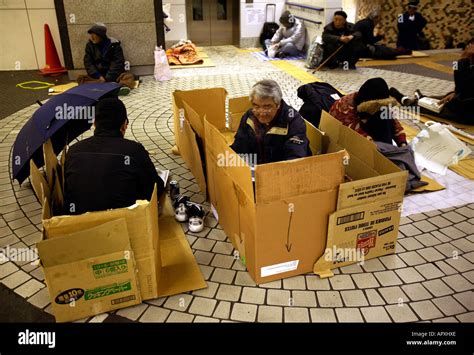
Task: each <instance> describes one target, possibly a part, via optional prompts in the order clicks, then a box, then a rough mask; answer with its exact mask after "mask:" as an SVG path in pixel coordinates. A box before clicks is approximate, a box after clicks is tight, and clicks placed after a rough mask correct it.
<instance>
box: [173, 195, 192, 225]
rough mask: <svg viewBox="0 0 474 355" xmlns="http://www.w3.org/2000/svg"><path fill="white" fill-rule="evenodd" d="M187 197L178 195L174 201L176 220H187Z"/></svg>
mask: <svg viewBox="0 0 474 355" xmlns="http://www.w3.org/2000/svg"><path fill="white" fill-rule="evenodd" d="M188 202H189V197H188V196H182V195H178V196H177V197H176V199H175V201H174V218H175V219H176V220H177V221H178V222H186V221H187V220H188V206H187V204H188Z"/></svg>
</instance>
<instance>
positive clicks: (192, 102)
mask: <svg viewBox="0 0 474 355" xmlns="http://www.w3.org/2000/svg"><path fill="white" fill-rule="evenodd" d="M173 97H174V99H175V103H176V104H177V106H178V107H179V108H184V104H183V101H186V103H187V104H188V105H189V106H190V107H192V108H193V110H194V111H195V112H196V113H197V114H198V115H199V117H200V118H201V120H202V119H203V117H204V115H206V116H207V119H208V121H209V122H211V123H212V124H213V125H214V126H216V127H217V128H218V129H224V128H225V104H226V98H227V91H226V90H225V89H224V88H212V89H200V90H189V91H178V90H177V91H174V92H173ZM203 97H205V98H206V99H205V100H203ZM210 103H212V105H210ZM201 122H202V121H201Z"/></svg>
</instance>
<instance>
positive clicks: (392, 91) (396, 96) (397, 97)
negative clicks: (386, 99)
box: [388, 88, 403, 104]
mask: <svg viewBox="0 0 474 355" xmlns="http://www.w3.org/2000/svg"><path fill="white" fill-rule="evenodd" d="M388 93H389V95H390V96H391V97H393V98H394V99H395V100H397V102H398V103H400V104H401V103H402V99H403V94H402V93H401V92H400V91H398V90H397V89H395V88H390V89H388Z"/></svg>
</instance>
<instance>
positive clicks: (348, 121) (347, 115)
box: [329, 95, 369, 137]
mask: <svg viewBox="0 0 474 355" xmlns="http://www.w3.org/2000/svg"><path fill="white" fill-rule="evenodd" d="M348 96H349V95H348ZM348 96H344V97H343V98H341V99H339V100H337V101H336V102H334V104H333V105H332V106H331V109H330V110H329V113H330V114H331V116H333V117H334V118H336V119H337V120H339V121H340V122H341V123H342V124H343V125H344V126H347V127H349V128H352V129H353V130H354V131H356V132H357V133H359V134H360V135H361V136H363V137H368V136H369V135H368V134H367V132H366V131H364V129H363V128H362V125H361V122H360V119H359V117H358V116H357V113H356V112H353V111H352V110H350V109H348V107H347V106H348V105H347V102H346V100H348V99H349V97H348Z"/></svg>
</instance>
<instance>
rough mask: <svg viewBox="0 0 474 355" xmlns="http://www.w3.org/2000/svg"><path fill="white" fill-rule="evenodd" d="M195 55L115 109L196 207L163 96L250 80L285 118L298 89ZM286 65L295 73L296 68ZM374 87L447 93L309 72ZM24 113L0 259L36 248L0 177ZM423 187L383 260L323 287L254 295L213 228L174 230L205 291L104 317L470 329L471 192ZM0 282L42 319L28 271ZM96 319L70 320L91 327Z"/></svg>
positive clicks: (3, 142) (10, 125)
mask: <svg viewBox="0 0 474 355" xmlns="http://www.w3.org/2000/svg"><path fill="white" fill-rule="evenodd" d="M206 50H207V52H208V54H209V56H210V57H211V58H212V60H213V61H214V62H215V63H216V65H217V66H216V67H214V68H199V69H186V70H175V71H174V72H173V73H174V77H173V79H172V80H171V81H168V82H156V81H154V80H153V78H152V77H145V78H144V80H143V83H142V85H141V86H140V88H139V89H137V90H135V91H133V92H132V93H131V94H130V95H129V96H127V97H124V98H123V101H124V103H125V105H126V106H127V110H128V114H129V119H130V125H129V130H128V132H127V135H126V137H127V138H130V139H136V140H138V141H140V142H141V143H142V144H143V145H144V146H145V147H146V149H147V150H148V151H149V152H150V154H151V157H152V160H153V161H154V162H155V164H156V166H157V167H161V168H166V169H171V170H172V173H173V174H174V176H175V177H176V178H177V180H178V181H179V182H180V185H181V188H182V189H183V192H184V193H186V194H187V195H188V196H190V197H191V199H192V200H194V201H196V202H199V203H202V202H204V198H203V196H202V195H201V194H200V193H199V188H198V186H197V184H196V182H195V179H194V178H193V176H192V174H191V173H190V172H189V170H188V169H187V168H186V166H185V164H184V162H183V160H182V159H181V158H180V157H178V156H174V155H172V154H171V152H170V149H171V147H172V146H173V144H174V135H173V124H172V110H171V93H172V91H173V90H176V89H180V90H189V89H195V88H204V87H216V86H221V87H225V88H226V89H227V91H228V92H229V95H230V96H231V97H233V96H243V95H247V93H248V90H249V88H250V86H251V85H252V84H253V83H255V82H256V81H257V80H259V79H262V78H273V79H275V80H277V81H278V82H279V83H280V84H281V86H282V88H283V92H284V98H285V100H286V101H287V102H288V103H290V104H291V105H293V106H294V107H296V108H299V106H300V105H301V104H302V102H301V100H299V99H298V98H297V96H296V89H297V88H298V86H300V85H301V83H300V82H299V81H298V80H297V79H295V78H294V77H292V76H291V75H289V74H287V73H285V72H282V71H280V70H279V69H278V68H276V67H275V66H274V65H273V64H272V63H271V62H265V63H263V62H259V61H258V60H256V59H254V58H253V57H252V56H251V55H250V54H249V53H245V52H243V51H238V50H237V49H235V48H234V47H230V46H228V47H213V48H207V49H206ZM295 65H297V66H300V67H302V62H299V63H298V62H296V63H295ZM374 76H381V77H383V78H385V79H386V80H387V81H388V82H389V84H390V85H394V86H396V87H397V88H399V90H401V91H406V92H411V91H413V90H414V89H416V88H420V89H421V90H422V91H424V92H426V93H428V94H442V93H444V92H446V91H449V90H451V89H452V88H453V83H452V82H449V81H444V80H439V79H433V78H425V77H421V76H418V75H413V74H404V73H399V72H394V71H385V70H381V69H373V68H361V69H357V70H356V71H353V72H350V73H344V72H340V71H327V72H320V73H318V77H319V78H320V79H322V80H326V81H329V82H330V83H331V84H332V85H334V86H336V87H338V88H340V89H341V90H343V91H347V92H350V91H353V90H356V89H357V88H358V87H359V86H360V85H361V84H362V83H363V82H364V81H365V80H366V79H368V78H370V77H374ZM36 108H37V106H36V105H33V106H29V107H26V108H24V109H22V110H20V111H18V112H16V113H15V114H13V115H11V116H8V117H6V118H5V119H3V120H1V121H0V167H1V170H0V199H1V205H0V214H1V216H0V248H6V247H7V246H10V247H34V245H35V243H36V242H38V241H39V240H40V238H41V233H40V230H41V210H40V205H39V203H38V202H37V200H36V197H35V196H34V194H33V192H32V190H31V188H30V185H29V183H28V182H26V183H24V184H23V186H22V187H19V186H18V184H17V183H14V184H12V182H11V180H10V177H9V176H10V166H9V159H10V154H11V153H10V150H11V145H12V143H13V141H14V139H15V137H16V135H17V133H18V131H19V129H20V128H21V127H22V125H23V124H24V123H25V121H26V120H27V119H28V118H29V117H30V116H31V114H32V113H33V112H34V110H36ZM91 133H92V132H91V131H89V132H86V134H84V135H83V136H82V137H80V139H82V138H84V137H87V136H89V135H90V134H91ZM435 177H436V179H437V180H439V181H440V182H441V183H443V184H444V185H445V186H446V187H447V188H446V190H444V191H441V192H435V193H428V194H421V195H411V196H408V197H407V198H406V199H405V202H404V212H403V215H404V217H403V218H402V221H401V226H400V233H399V242H398V245H397V250H396V254H394V255H390V256H385V257H380V258H377V259H372V260H368V261H366V262H365V263H364V264H363V265H362V266H361V265H350V266H346V267H343V268H341V269H336V270H335V273H336V275H335V276H334V277H333V278H331V279H319V277H317V276H315V275H311V274H308V275H301V276H297V277H293V278H289V279H285V280H280V281H274V282H270V283H267V284H263V285H260V286H256V285H255V283H254V282H253V281H252V280H251V278H250V276H249V275H248V273H247V272H246V271H245V268H244V267H243V266H242V265H241V264H240V261H239V260H235V259H234V257H233V255H232V253H233V249H232V246H231V244H230V242H229V240H228V239H227V238H226V235H225V234H224V232H223V230H222V229H221V228H220V227H219V225H218V224H217V221H216V220H215V219H213V218H212V217H207V218H206V220H205V225H206V227H205V229H204V231H203V232H201V233H198V234H192V233H187V230H186V227H185V226H184V225H183V228H184V230H185V232H186V235H187V239H188V241H189V243H190V245H191V247H192V249H193V252H194V254H195V257H196V260H197V262H198V263H199V265H200V268H201V270H202V273H203V275H204V277H205V278H206V280H207V282H208V288H207V289H204V290H199V291H195V292H189V293H185V294H180V295H175V296H171V297H164V298H159V299H157V300H153V301H147V302H145V303H143V304H141V305H138V306H135V307H130V308H126V309H122V310H119V311H117V312H114V313H116V314H117V315H119V316H122V317H125V318H128V319H130V320H132V321H138V322H228V321H236V322H418V321H428V322H431V321H433V322H473V321H474V297H473V282H474V195H473V191H474V182H473V181H470V180H467V179H465V178H463V177H461V176H459V175H457V174H455V173H453V172H449V173H448V174H447V175H446V176H435ZM204 205H205V206H206V207H207V208H208V207H209V204H208V203H204ZM0 282H1V283H2V284H4V285H5V286H7V287H8V288H10V289H12V290H14V292H15V293H17V294H18V295H20V296H22V297H23V298H24V299H26V300H27V301H28V302H29V303H30V304H32V305H34V306H36V307H38V308H39V309H42V310H44V311H45V312H48V313H51V305H50V299H49V296H48V293H47V289H46V287H45V284H44V276H43V273H42V271H41V268H40V267H39V266H38V265H37V264H34V263H33V264H31V263H28V262H11V261H7V262H3V263H2V264H1V265H0ZM11 311H12V312H15V310H14V309H12V310H11ZM108 317H109V314H103V315H98V316H95V317H93V318H88V319H83V320H81V321H82V322H103V321H105V320H106V319H107V318H108Z"/></svg>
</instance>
